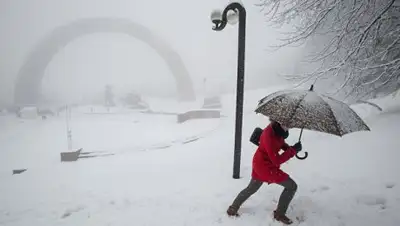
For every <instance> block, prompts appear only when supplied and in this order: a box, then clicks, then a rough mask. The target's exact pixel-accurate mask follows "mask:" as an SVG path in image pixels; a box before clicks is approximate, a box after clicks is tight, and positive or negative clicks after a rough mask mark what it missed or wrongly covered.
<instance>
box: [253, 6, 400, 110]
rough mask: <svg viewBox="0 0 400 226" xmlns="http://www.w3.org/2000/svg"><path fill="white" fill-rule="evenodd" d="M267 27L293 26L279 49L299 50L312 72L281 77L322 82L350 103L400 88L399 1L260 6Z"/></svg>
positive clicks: (299, 80) (301, 81)
mask: <svg viewBox="0 0 400 226" xmlns="http://www.w3.org/2000/svg"><path fill="white" fill-rule="evenodd" d="M257 5H258V6H259V7H261V10H262V11H263V12H264V13H265V16H266V17H267V19H268V21H269V22H271V23H272V24H275V25H279V26H283V25H285V24H287V23H291V24H293V25H294V29H293V30H292V31H289V32H286V33H284V35H285V36H284V38H282V39H281V41H282V42H281V44H280V45H278V46H276V47H277V48H281V47H284V46H289V45H303V46H304V47H305V49H306V51H307V57H306V58H305V59H304V63H307V64H308V65H314V67H310V68H312V69H313V70H312V71H304V72H302V73H299V74H297V73H296V74H295V75H291V76H287V78H288V79H292V80H294V81H297V82H299V83H300V84H303V83H307V82H312V83H314V82H315V81H318V82H320V81H322V80H326V81H328V82H329V83H330V84H331V85H332V87H334V90H335V92H332V93H331V94H336V95H338V96H341V97H343V98H344V99H347V100H348V101H350V102H355V101H358V100H362V99H364V100H365V99H369V98H372V97H377V96H380V95H387V94H389V93H393V92H395V91H396V90H398V89H399V88H400V0H260V3H259V4H257Z"/></svg>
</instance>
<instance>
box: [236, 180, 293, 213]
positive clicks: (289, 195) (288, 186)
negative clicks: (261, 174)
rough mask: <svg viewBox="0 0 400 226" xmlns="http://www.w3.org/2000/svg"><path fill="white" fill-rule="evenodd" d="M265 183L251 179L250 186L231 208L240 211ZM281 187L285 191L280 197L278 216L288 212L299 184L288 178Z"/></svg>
mask: <svg viewBox="0 0 400 226" xmlns="http://www.w3.org/2000/svg"><path fill="white" fill-rule="evenodd" d="M262 184H263V182H262V181H258V180H255V179H251V180H250V183H249V185H248V186H247V187H246V188H245V189H243V190H242V191H241V192H240V193H239V194H238V196H237V197H236V198H235V200H234V201H233V203H232V205H231V207H232V208H235V209H236V211H237V210H239V208H240V206H241V205H242V204H243V203H244V202H245V201H246V200H247V199H248V198H250V196H252V195H253V194H254V193H256V192H257V191H258V189H260V187H261V186H262ZM279 185H281V186H283V187H284V189H283V191H282V194H281V196H280V197H279V202H278V207H277V209H276V212H277V213H278V214H282V215H285V214H286V211H287V209H288V207H289V204H290V202H291V201H292V199H293V196H294V194H295V193H296V191H297V184H296V182H294V180H292V178H290V177H289V178H288V179H287V180H285V181H284V182H282V183H279Z"/></svg>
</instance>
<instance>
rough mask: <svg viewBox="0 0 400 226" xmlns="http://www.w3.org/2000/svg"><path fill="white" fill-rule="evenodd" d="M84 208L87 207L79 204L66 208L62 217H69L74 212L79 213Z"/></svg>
mask: <svg viewBox="0 0 400 226" xmlns="http://www.w3.org/2000/svg"><path fill="white" fill-rule="evenodd" d="M83 209H85V208H84V207H83V206H77V207H74V208H70V209H66V210H65V211H64V214H63V215H62V216H61V218H62V219H64V218H67V217H69V216H71V215H72V214H73V213H77V212H79V211H81V210H83Z"/></svg>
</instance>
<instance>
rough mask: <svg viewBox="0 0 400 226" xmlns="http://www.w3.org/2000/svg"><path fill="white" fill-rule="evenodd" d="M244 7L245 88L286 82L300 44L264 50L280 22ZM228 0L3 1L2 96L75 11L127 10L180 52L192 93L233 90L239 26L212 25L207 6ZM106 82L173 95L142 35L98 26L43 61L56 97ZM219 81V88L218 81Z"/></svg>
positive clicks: (107, 13) (118, 13) (87, 91)
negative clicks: (274, 25) (38, 48)
mask: <svg viewBox="0 0 400 226" xmlns="http://www.w3.org/2000/svg"><path fill="white" fill-rule="evenodd" d="M256 2H258V1H255V0H248V1H243V4H244V5H245V6H246V8H247V36H246V39H247V40H246V43H247V46H246V79H245V84H246V88H264V87H268V86H272V85H276V84H279V83H283V82H285V81H284V80H283V79H282V78H281V77H279V76H278V73H287V72H289V73H290V72H292V71H293V68H294V66H295V64H296V62H297V60H298V56H299V52H300V49H296V48H292V49H290V48H285V49H281V50H279V51H277V52H270V51H266V49H267V48H268V46H269V45H273V44H274V43H275V42H276V39H277V35H278V30H276V29H274V28H271V27H268V26H267V24H266V23H265V22H264V20H265V19H264V16H263V14H262V13H261V12H260V11H259V8H257V7H256V6H255V5H254V4H255V3H256ZM227 3H228V1H227V0H202V1H187V0H169V1H163V0H156V1H149V0H113V1H111V0H109V1H106V0H68V1H67V0H64V1H53V0H35V1H15V0H1V1H0V32H1V36H0V50H1V51H0V103H3V104H4V103H5V104H12V103H13V101H14V85H15V83H16V81H17V75H18V72H19V70H20V68H21V65H22V64H23V63H24V61H25V60H26V58H27V56H28V54H29V53H30V52H31V51H32V50H33V49H34V48H35V46H36V45H37V44H38V43H39V42H40V41H41V40H42V39H43V37H45V36H46V35H48V34H49V33H50V32H51V31H52V30H53V29H55V28H57V27H58V26H61V25H65V24H68V23H71V22H72V21H74V20H77V19H80V18H93V17H110V18H125V19H129V20H131V21H133V22H135V23H138V24H141V25H143V26H145V27H147V28H148V29H150V30H151V31H152V32H153V33H155V34H156V35H157V36H159V37H160V38H162V39H163V40H164V41H165V42H167V43H168V44H169V45H170V46H171V47H172V48H173V49H174V50H175V51H176V52H178V53H179V55H180V56H181V58H182V60H183V61H184V63H185V66H186V68H187V69H188V71H189V74H190V77H191V79H192V81H193V85H194V88H195V91H196V94H197V95H198V94H201V93H202V92H203V91H204V84H203V80H204V78H207V81H209V82H208V85H207V84H206V85H207V86H209V87H207V88H208V89H207V90H213V89H214V90H217V91H233V89H234V87H235V83H236V57H237V56H236V53H237V52H236V51H237V26H229V25H228V28H226V29H225V30H223V31H221V32H215V31H213V30H212V29H211V28H212V24H211V21H210V18H209V17H210V13H211V11H212V10H213V9H216V8H220V9H222V8H223V7H224V6H225V5H226V4H227ZM105 85H111V86H112V87H113V88H114V90H115V93H116V94H124V93H126V92H128V91H131V90H136V91H138V92H139V93H141V94H144V95H152V96H160V97H172V98H175V97H176V81H175V78H174V76H173V75H172V73H171V71H170V70H169V69H168V67H167V65H166V63H165V61H164V59H163V58H161V57H160V56H159V55H158V54H157V53H156V51H155V50H154V49H152V48H151V47H149V46H148V45H147V44H146V43H145V42H142V41H140V40H136V39H135V38H133V37H130V36H128V35H125V34H118V33H96V34H90V35H85V36H81V37H78V38H76V39H74V40H73V41H71V42H70V43H69V44H68V45H67V46H66V47H65V48H61V49H59V51H58V53H57V54H56V55H55V56H54V57H53V59H52V60H51V62H50V63H49V64H48V66H47V68H46V71H45V73H44V76H43V79H42V94H43V95H44V96H45V97H47V98H51V99H54V100H60V101H65V100H68V101H80V100H82V99H85V98H90V97H92V96H95V95H98V94H99V93H100V94H101V93H102V92H103V91H104V87H105ZM221 87H222V89H221Z"/></svg>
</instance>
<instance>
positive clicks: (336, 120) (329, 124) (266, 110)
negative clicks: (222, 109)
mask: <svg viewBox="0 0 400 226" xmlns="http://www.w3.org/2000/svg"><path fill="white" fill-rule="evenodd" d="M313 88H314V86H313V85H311V88H310V90H282V91H278V92H275V93H272V94H270V95H268V96H266V97H264V98H263V99H261V100H260V101H259V103H258V106H257V108H256V110H255V112H256V113H261V114H263V115H265V116H267V117H269V118H270V119H272V120H275V121H277V122H279V123H281V124H283V125H285V126H286V127H289V128H299V129H301V133H300V137H299V141H300V140H301V136H302V134H303V129H308V130H313V131H319V132H324V133H329V134H333V135H336V136H340V137H341V136H343V135H345V134H348V133H352V132H357V131H363V130H368V131H369V130H370V129H369V127H368V126H367V125H366V124H365V122H364V121H363V120H362V119H361V118H360V117H359V116H358V115H357V113H356V112H354V111H353V109H351V108H350V106H349V105H347V104H345V103H343V102H341V101H339V100H336V99H333V98H331V97H329V96H325V95H322V94H318V93H316V92H314V91H313ZM305 154H306V156H305V157H299V156H297V157H298V158H300V159H304V158H306V157H307V152H305Z"/></svg>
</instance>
